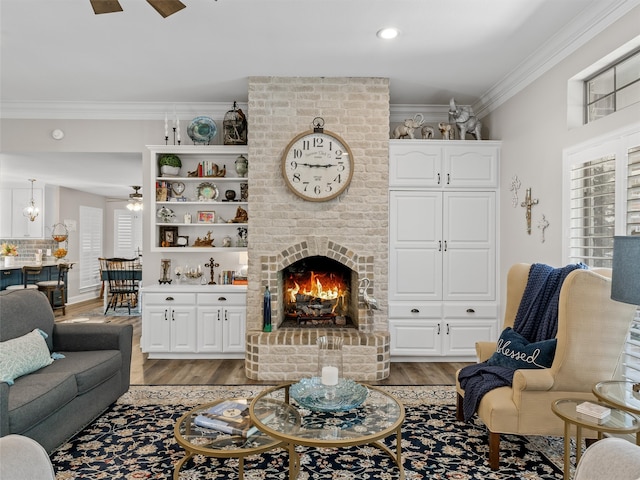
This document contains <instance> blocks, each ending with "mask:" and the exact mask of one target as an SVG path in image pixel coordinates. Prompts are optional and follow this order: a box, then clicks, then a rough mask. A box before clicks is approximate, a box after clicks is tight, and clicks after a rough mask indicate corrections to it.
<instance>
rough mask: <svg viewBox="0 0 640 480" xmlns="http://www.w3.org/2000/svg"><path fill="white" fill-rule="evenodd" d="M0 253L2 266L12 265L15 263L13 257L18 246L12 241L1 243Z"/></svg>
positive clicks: (16, 253)
mask: <svg viewBox="0 0 640 480" xmlns="http://www.w3.org/2000/svg"><path fill="white" fill-rule="evenodd" d="M0 254H1V255H2V256H3V257H4V266H5V267H13V266H14V265H15V257H17V256H18V247H16V246H15V245H14V244H12V243H3V244H2V245H0Z"/></svg>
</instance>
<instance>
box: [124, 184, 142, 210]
mask: <svg viewBox="0 0 640 480" xmlns="http://www.w3.org/2000/svg"><path fill="white" fill-rule="evenodd" d="M131 188H133V189H134V190H135V192H134V193H130V194H129V203H128V204H127V208H128V209H129V210H131V211H132V212H139V211H140V210H142V194H141V193H140V192H138V190H140V189H141V188H142V187H139V186H138V185H133V186H132V187H131Z"/></svg>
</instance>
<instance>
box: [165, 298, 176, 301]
mask: <svg viewBox="0 0 640 480" xmlns="http://www.w3.org/2000/svg"><path fill="white" fill-rule="evenodd" d="M173 299H174V298H173V297H167V298H165V300H166V301H167V302H171V301H172V300H173Z"/></svg>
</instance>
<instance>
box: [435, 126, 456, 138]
mask: <svg viewBox="0 0 640 480" xmlns="http://www.w3.org/2000/svg"><path fill="white" fill-rule="evenodd" d="M438 130H440V136H441V137H442V139H443V140H455V137H456V136H455V129H454V128H453V125H451V124H450V123H444V122H440V123H438Z"/></svg>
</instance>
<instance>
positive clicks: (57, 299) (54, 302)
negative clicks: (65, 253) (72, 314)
mask: <svg viewBox="0 0 640 480" xmlns="http://www.w3.org/2000/svg"><path fill="white" fill-rule="evenodd" d="M68 271H69V265H67V264H66V263H60V264H58V280H46V281H43V282H38V283H37V285H38V290H40V291H41V292H43V293H44V294H45V295H46V296H47V298H48V299H49V303H50V304H51V308H52V309H53V310H54V312H55V311H56V310H62V314H63V315H66V314H67V311H66V309H65V307H66V303H67V289H66V288H65V281H66V279H67V272H68Z"/></svg>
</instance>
